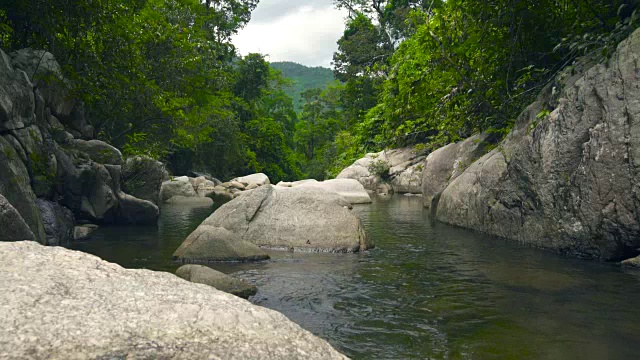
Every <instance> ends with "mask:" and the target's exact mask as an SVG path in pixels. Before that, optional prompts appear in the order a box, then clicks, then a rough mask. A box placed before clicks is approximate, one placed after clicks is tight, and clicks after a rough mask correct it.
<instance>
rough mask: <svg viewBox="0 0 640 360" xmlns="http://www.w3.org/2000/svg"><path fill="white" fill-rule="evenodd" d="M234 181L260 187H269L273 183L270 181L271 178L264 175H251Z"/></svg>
mask: <svg viewBox="0 0 640 360" xmlns="http://www.w3.org/2000/svg"><path fill="white" fill-rule="evenodd" d="M232 181H237V182H240V183H245V184H256V185H258V186H263V185H269V184H271V182H270V181H269V177H268V176H267V175H265V174H263V173H257V174H251V175H247V176H241V177H237V178H235V179H233V180H232Z"/></svg>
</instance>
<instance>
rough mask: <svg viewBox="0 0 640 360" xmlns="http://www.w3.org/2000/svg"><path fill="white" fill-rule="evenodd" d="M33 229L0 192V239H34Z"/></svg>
mask: <svg viewBox="0 0 640 360" xmlns="http://www.w3.org/2000/svg"><path fill="white" fill-rule="evenodd" d="M35 238H36V237H35V235H33V231H31V229H30V228H29V225H27V223H26V222H24V219H23V218H22V216H20V213H18V210H16V209H15V208H14V207H13V206H12V205H11V204H10V203H9V201H8V200H7V199H6V198H5V197H4V196H2V194H0V241H23V240H35Z"/></svg>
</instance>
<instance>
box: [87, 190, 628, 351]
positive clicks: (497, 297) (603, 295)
mask: <svg viewBox="0 0 640 360" xmlns="http://www.w3.org/2000/svg"><path fill="white" fill-rule="evenodd" d="M213 209H214V208H213V206H211V205H200V206H193V205H184V204H183V205H170V206H168V207H165V208H164V209H163V212H162V215H161V219H160V222H159V225H158V228H157V229H156V228H154V227H150V228H145V227H128V228H103V229H100V230H99V231H98V232H97V233H96V235H95V236H94V237H93V238H92V239H91V240H88V241H85V242H82V243H78V244H76V245H75V248H77V249H79V250H83V251H87V252H90V253H94V254H96V255H98V256H100V257H102V258H104V259H106V260H108V261H113V262H116V263H119V264H121V265H123V266H125V267H132V268H141V267H144V268H150V269H154V270H162V271H173V270H175V268H176V267H177V266H178V265H177V264H174V263H172V262H171V254H172V253H173V251H174V250H175V249H176V248H177V247H178V246H179V245H180V243H181V242H182V240H184V238H185V237H186V236H187V235H188V234H189V233H190V232H191V231H192V230H193V229H195V227H196V226H197V225H198V224H199V223H200V222H201V221H202V220H204V218H206V217H207V216H208V215H209V214H210V213H211V212H212V211H213ZM354 211H355V212H356V213H358V214H359V215H360V217H361V218H362V221H363V223H364V226H365V228H366V229H367V231H368V233H369V236H371V237H372V238H373V240H374V241H375V243H376V245H377V248H376V249H375V250H372V251H368V252H364V253H361V254H301V253H286V252H269V254H270V255H271V256H272V260H270V261H267V262H262V263H257V264H256V263H254V264H217V265H213V266H212V267H213V268H216V269H218V270H220V271H224V272H226V273H232V274H234V276H238V277H241V278H244V279H246V280H248V281H250V282H252V283H254V284H255V285H257V286H258V288H259V292H258V294H257V295H256V296H254V297H253V298H252V299H251V301H253V302H254V303H256V304H258V305H261V306H265V307H268V308H271V309H275V310H278V311H280V312H282V313H283V314H285V315H286V316H288V317H289V318H290V319H291V320H293V321H295V322H297V323H298V324H300V325H301V326H302V327H304V328H305V329H307V330H309V331H311V332H313V333H314V334H316V335H318V336H320V337H322V338H324V339H326V340H328V341H329V342H330V343H331V344H333V345H334V346H335V347H336V348H337V349H339V350H340V351H342V352H343V353H345V354H346V355H348V356H350V357H352V358H354V359H404V358H415V359H633V358H637V356H638V351H639V350H640V308H639V307H638V306H637V304H636V301H635V300H637V299H640V273H636V272H633V271H625V270H622V269H620V268H618V267H616V266H614V265H611V264H602V263H597V262H588V261H583V260H577V259H570V258H563V257H560V256H557V255H555V254H550V253H546V252H542V251H539V250H535V249H530V248H528V247H525V246H521V245H519V244H516V243H514V242H510V241H505V240H501V239H497V238H495V237H490V236H485V235H481V234H478V233H475V232H471V231H468V230H464V229H459V228H454V227H451V226H447V225H444V224H442V223H438V222H434V221H432V219H431V218H430V217H429V214H428V212H427V211H426V210H423V208H422V206H421V199H420V198H412V197H404V196H395V197H392V198H390V199H385V198H377V199H375V202H374V204H372V205H359V206H356V207H355V208H354Z"/></svg>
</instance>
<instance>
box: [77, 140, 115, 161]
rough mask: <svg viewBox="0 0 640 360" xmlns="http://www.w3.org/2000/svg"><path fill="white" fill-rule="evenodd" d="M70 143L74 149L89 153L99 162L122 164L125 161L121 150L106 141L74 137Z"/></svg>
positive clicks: (92, 158)
mask: <svg viewBox="0 0 640 360" xmlns="http://www.w3.org/2000/svg"><path fill="white" fill-rule="evenodd" d="M69 144H70V145H71V146H72V147H73V148H74V149H77V150H79V151H82V152H84V153H86V154H87V155H89V158H90V159H91V160H93V161H95V162H97V163H98V164H107V165H121V164H122V163H123V160H122V153H121V152H120V150H118V149H116V148H115V147H113V146H111V145H109V144H107V143H106V142H104V141H100V140H89V141H87V140H82V139H74V140H71V141H70V142H69Z"/></svg>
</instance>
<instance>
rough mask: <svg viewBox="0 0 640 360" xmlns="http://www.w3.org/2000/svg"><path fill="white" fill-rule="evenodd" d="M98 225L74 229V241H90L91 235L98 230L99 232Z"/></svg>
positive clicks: (87, 225) (81, 226)
mask: <svg viewBox="0 0 640 360" xmlns="http://www.w3.org/2000/svg"><path fill="white" fill-rule="evenodd" d="M98 228H99V227H98V225H94V224H86V225H79V226H75V227H74V228H73V239H74V240H85V239H88V238H89V237H90V236H91V234H93V233H94V232H95V231H96V230H98Z"/></svg>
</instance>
